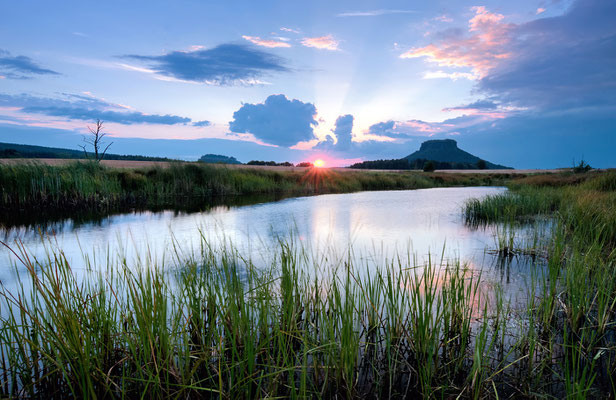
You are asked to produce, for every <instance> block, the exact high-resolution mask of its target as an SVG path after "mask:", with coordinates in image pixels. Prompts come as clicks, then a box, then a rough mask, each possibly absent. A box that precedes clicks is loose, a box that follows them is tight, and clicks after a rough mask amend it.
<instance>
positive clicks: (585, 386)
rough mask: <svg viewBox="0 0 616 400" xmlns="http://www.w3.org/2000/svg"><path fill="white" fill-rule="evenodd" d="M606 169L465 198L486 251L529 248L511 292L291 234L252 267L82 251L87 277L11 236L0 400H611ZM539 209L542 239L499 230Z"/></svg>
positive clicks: (235, 257) (434, 266)
mask: <svg viewBox="0 0 616 400" xmlns="http://www.w3.org/2000/svg"><path fill="white" fill-rule="evenodd" d="M613 179H614V176H613V175H610V173H608V174H601V175H597V176H593V177H592V178H589V179H587V180H583V181H580V182H576V183H573V184H571V185H565V186H561V187H558V188H554V187H548V185H545V186H521V187H518V188H513V189H512V191H511V192H510V193H508V194H505V195H501V196H496V197H492V198H488V199H486V200H485V201H479V202H474V201H471V202H470V203H468V205H467V206H466V207H465V209H464V210H463V215H464V216H465V218H466V219H467V221H468V222H469V224H472V225H474V226H479V225H481V223H496V222H498V223H505V224H509V225H506V226H509V227H512V229H509V228H507V229H503V230H501V231H499V234H498V235H497V241H496V245H495V247H496V248H497V250H499V251H497V254H496V257H499V260H501V261H502V265H504V268H507V263H508V262H510V260H511V259H512V258H513V257H529V256H530V260H529V262H530V265H531V268H530V271H531V272H530V276H529V277H528V282H527V284H526V295H525V296H524V302H522V303H520V302H512V300H511V299H510V298H508V297H507V296H506V295H505V293H504V291H503V288H502V287H500V286H499V285H496V286H494V285H493V286H491V287H490V288H488V289H486V287H485V286H484V285H483V282H484V281H483V277H482V274H481V271H476V270H472V269H470V267H469V266H468V265H465V264H463V263H460V262H458V261H446V260H443V259H442V257H441V260H439V259H438V257H436V258H435V257H430V258H428V259H427V260H426V262H417V261H416V260H417V258H416V257H415V256H414V255H412V254H400V255H399V256H398V257H395V258H394V259H393V260H391V261H389V262H386V263H383V264H380V265H358V264H356V263H355V261H354V257H352V256H351V254H352V249H349V251H348V254H349V256H348V258H345V259H342V260H337V261H333V260H334V257H328V256H327V254H325V255H318V254H316V255H315V254H310V253H308V252H307V250H305V249H303V248H301V247H299V246H298V245H297V244H296V243H295V242H294V241H293V240H292V239H289V240H282V241H281V242H280V245H279V248H278V251H277V252H276V255H275V256H273V258H272V259H271V260H270V262H269V263H268V264H267V265H265V266H259V267H257V266H255V265H254V264H253V263H252V262H251V260H249V259H245V258H243V257H242V254H239V253H238V252H237V250H235V249H234V248H233V247H232V246H226V247H221V248H212V247H211V246H210V245H209V244H208V243H207V241H206V240H205V238H202V246H201V249H200V251H199V252H197V253H193V254H188V255H186V254H185V253H183V252H182V251H180V250H178V251H177V253H176V254H175V261H174V262H173V264H172V265H171V264H169V263H167V264H157V263H156V262H154V261H153V260H152V258H151V257H150V258H148V257H147V256H146V257H144V258H142V259H137V260H135V261H134V262H133V261H128V260H127V259H126V258H125V257H123V256H122V255H121V254H119V255H115V256H112V255H110V256H108V257H107V258H104V259H100V258H99V263H97V264H90V263H89V260H88V259H86V260H85V261H84V262H85V263H86V268H85V271H84V270H81V269H79V270H76V269H73V267H72V266H71V264H70V263H69V261H68V260H67V259H66V257H65V256H64V255H63V253H62V251H61V249H57V250H53V249H50V251H49V253H48V255H47V257H46V258H45V259H39V260H35V259H32V257H31V256H29V255H28V250H27V249H25V248H23V247H21V246H20V245H19V244H15V245H12V250H13V251H14V252H15V257H16V260H17V262H16V264H15V269H16V274H17V276H18V277H19V281H18V282H19V283H18V285H17V289H14V288H11V289H10V290H9V289H8V288H7V287H4V286H3V287H2V290H1V291H0V317H1V321H0V397H9V398H137V397H139V398H219V399H223V398H224V399H236V398H266V397H267V398H306V397H314V398H385V397H386V398H417V397H424V398H453V397H455V398H472V399H483V398H509V397H545V398H554V397H556V398H561V397H568V398H605V397H609V396H611V397H614V396H616V380H615V378H614V377H615V376H616V265H615V263H616V253H615V252H614V248H615V247H616V246H615V244H616V240H615V238H616V223H615V222H616V221H615V218H616V194H615V193H614V191H613V189H612V188H613V186H612V185H613V182H614V181H613ZM546 203H547V204H546ZM469 209H470V211H469ZM503 209H505V210H507V211H506V212H503ZM538 218H539V219H541V218H549V220H550V225H549V230H548V231H546V232H547V235H548V237H547V239H545V240H535V239H534V238H533V239H532V240H527V241H522V242H520V240H519V238H518V237H517V235H518V233H517V232H518V231H516V230H515V229H513V228H515V227H516V226H519V225H516V224H521V223H522V222H528V221H529V220H532V219H538ZM531 237H533V236H531ZM519 243H522V245H520V244H519ZM504 246H507V247H509V248H511V249H520V248H523V249H526V250H529V249H531V250H535V251H536V254H539V253H540V254H542V256H541V257H532V256H531V254H530V253H528V254H527V253H526V252H522V251H518V252H516V253H514V254H513V257H512V256H511V255H510V254H506V255H505V254H500V250H501V247H504ZM336 254H340V253H339V252H336ZM100 262H102V264H100Z"/></svg>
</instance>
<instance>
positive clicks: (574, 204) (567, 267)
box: [464, 171, 616, 398]
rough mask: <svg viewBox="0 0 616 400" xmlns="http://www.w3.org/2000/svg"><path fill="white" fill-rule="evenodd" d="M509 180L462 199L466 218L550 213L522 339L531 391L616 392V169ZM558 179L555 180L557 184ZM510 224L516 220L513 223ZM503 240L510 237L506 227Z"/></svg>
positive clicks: (575, 394) (487, 220)
mask: <svg viewBox="0 0 616 400" xmlns="http://www.w3.org/2000/svg"><path fill="white" fill-rule="evenodd" d="M538 182H539V181H537V180H531V181H529V182H528V183H527V184H522V185H520V184H519V183H518V184H515V185H512V187H511V189H512V190H511V191H510V192H508V193H505V194H503V195H498V196H492V197H489V198H486V199H485V200H481V201H479V200H472V201H470V202H468V203H467V204H466V205H465V207H464V215H465V218H466V221H467V222H468V223H470V224H473V225H477V224H483V223H496V222H498V223H503V222H504V223H506V224H514V225H515V224H516V223H520V222H523V221H528V220H529V219H536V218H538V217H542V218H545V217H548V218H551V219H552V221H553V223H552V232H551V234H550V235H551V239H550V241H549V242H548V244H547V245H546V247H547V248H546V249H545V250H544V252H545V253H546V254H547V255H548V256H547V264H546V268H545V269H544V270H543V271H536V272H534V273H533V274H532V282H531V284H530V285H529V295H528V299H529V301H528V303H527V308H526V310H525V311H524V312H523V313H522V315H521V316H520V318H521V319H522V320H523V321H527V322H526V325H525V327H523V329H522V330H521V333H522V334H521V335H520V337H519V338H518V344H517V346H521V348H522V349H525V350H527V351H528V354H529V357H528V358H527V360H526V368H528V369H532V371H533V372H534V373H533V374H532V376H531V377H530V378H532V379H529V380H526V381H525V382H527V383H528V386H527V389H526V390H527V391H528V392H529V393H530V392H532V393H536V392H537V391H539V392H541V391H546V390H547V391H552V392H556V393H558V391H560V390H562V392H563V393H564V394H566V395H567V397H570V398H588V397H597V396H599V394H601V393H603V394H607V393H611V396H612V397H613V396H614V395H616V385H615V384H616V382H615V380H614V378H613V376H615V375H614V374H616V363H615V359H616V322H615V321H616V269H615V266H616V265H615V264H616V251H615V249H616V184H615V182H616V172H614V171H608V172H605V173H597V174H589V175H587V176H586V177H585V178H584V179H577V178H576V179H572V180H571V181H570V182H569V183H568V184H559V185H553V184H545V183H541V184H538ZM555 187H557V188H555ZM510 226H511V225H510ZM501 237H502V239H501V240H500V241H501V242H503V241H505V242H506V243H507V244H505V245H502V244H501V245H500V247H501V248H502V247H503V246H507V245H508V243H511V242H513V239H510V240H509V241H506V240H507V239H508V238H507V236H506V235H501Z"/></svg>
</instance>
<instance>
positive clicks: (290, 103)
mask: <svg viewBox="0 0 616 400" xmlns="http://www.w3.org/2000/svg"><path fill="white" fill-rule="evenodd" d="M316 114H317V110H316V107H315V106H314V104H312V103H304V102H302V101H300V100H295V99H294V100H289V99H288V98H287V97H286V96H285V95H283V94H278V95H271V96H269V97H268V98H267V99H266V100H265V102H263V103H259V104H249V103H246V104H244V105H242V107H241V108H240V109H239V110H237V111H236V112H234V113H233V121H231V122H229V129H230V130H231V132H233V133H237V134H245V133H248V134H252V135H253V136H254V137H255V138H257V139H258V140H261V141H263V142H264V143H268V144H272V145H276V146H283V147H291V146H293V145H295V144H297V143H298V142H304V141H309V140H312V139H315V135H314V127H315V126H317V125H318V122H317V120H316V119H315V116H316Z"/></svg>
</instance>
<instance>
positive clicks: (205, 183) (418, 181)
mask: <svg viewBox="0 0 616 400" xmlns="http://www.w3.org/2000/svg"><path fill="white" fill-rule="evenodd" d="M507 178H508V176H507V175H501V174H497V175H490V174H457V175H456V174H424V173H422V172H415V171H404V172H385V171H379V172H374V171H337V170H335V169H332V170H329V169H316V168H310V169H297V170H280V171H276V170H268V169H259V168H254V169H237V168H227V167H224V166H212V165H207V164H197V163H195V164H186V163H184V164H180V163H177V164H171V165H170V166H169V167H167V168H161V167H153V168H144V169H114V168H108V167H105V166H103V165H100V164H96V163H87V162H75V163H73V164H69V165H64V166H47V165H42V164H36V163H32V164H17V165H0V207H2V208H3V209H12V210H14V209H32V210H41V209H45V210H47V211H53V210H63V209H69V210H71V211H74V210H75V209H77V208H78V209H82V210H106V209H113V208H114V207H118V206H132V207H134V206H141V207H156V206H158V207H160V206H176V205H178V204H184V203H190V202H191V201H192V202H200V203H201V204H202V203H203V199H204V198H205V199H211V198H220V197H229V196H246V195H264V194H277V195H284V196H296V195H310V194H320V193H343V192H354V191H362V190H403V189H420V188H429V187H440V186H469V185H475V186H477V185H498V184H503V183H504V182H505V181H506V180H507Z"/></svg>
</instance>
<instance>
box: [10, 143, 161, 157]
mask: <svg viewBox="0 0 616 400" xmlns="http://www.w3.org/2000/svg"><path fill="white" fill-rule="evenodd" d="M88 156H90V157H92V156H93V155H92V154H91V153H88ZM0 158H62V159H75V160H77V159H84V158H86V157H85V155H84V153H83V151H82V150H71V149H63V148H59V147H43V146H30V145H27V144H15V143H1V142H0ZM105 160H131V161H173V160H172V159H170V158H166V157H147V156H136V155H120V154H105Z"/></svg>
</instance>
